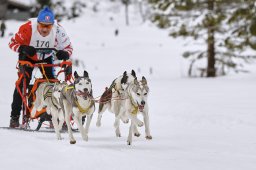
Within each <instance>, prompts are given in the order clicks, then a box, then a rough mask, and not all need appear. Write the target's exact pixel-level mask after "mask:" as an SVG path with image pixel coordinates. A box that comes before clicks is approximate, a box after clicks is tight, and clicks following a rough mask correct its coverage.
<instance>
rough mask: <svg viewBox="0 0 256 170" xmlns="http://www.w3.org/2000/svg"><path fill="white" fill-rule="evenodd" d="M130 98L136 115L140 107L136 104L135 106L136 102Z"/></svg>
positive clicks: (133, 112)
mask: <svg viewBox="0 0 256 170" xmlns="http://www.w3.org/2000/svg"><path fill="white" fill-rule="evenodd" d="M129 97H130V100H131V103H132V106H133V111H132V114H133V115H136V114H137V113H138V111H139V106H136V104H134V103H135V102H134V101H133V99H132V97H131V96H129Z"/></svg>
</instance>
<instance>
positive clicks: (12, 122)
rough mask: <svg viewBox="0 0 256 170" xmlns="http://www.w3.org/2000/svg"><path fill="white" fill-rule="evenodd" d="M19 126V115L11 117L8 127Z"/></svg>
mask: <svg viewBox="0 0 256 170" xmlns="http://www.w3.org/2000/svg"><path fill="white" fill-rule="evenodd" d="M19 126H20V123H19V117H11V120H10V125H9V127H10V128H18V127H19Z"/></svg>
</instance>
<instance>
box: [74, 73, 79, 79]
mask: <svg viewBox="0 0 256 170" xmlns="http://www.w3.org/2000/svg"><path fill="white" fill-rule="evenodd" d="M74 76H75V78H76V79H77V78H78V77H79V75H78V74H77V72H76V71H75V72H74Z"/></svg>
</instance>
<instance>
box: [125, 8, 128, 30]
mask: <svg viewBox="0 0 256 170" xmlns="http://www.w3.org/2000/svg"><path fill="white" fill-rule="evenodd" d="M128 6H129V4H126V5H125V21H126V25H127V26H128V25H129V15H128V12H129V11H128Z"/></svg>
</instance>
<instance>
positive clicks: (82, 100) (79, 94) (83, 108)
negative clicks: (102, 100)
mask: <svg viewBox="0 0 256 170" xmlns="http://www.w3.org/2000/svg"><path fill="white" fill-rule="evenodd" d="M74 77H75V80H74V84H71V85H69V86H66V87H64V88H63V89H62V91H61V95H60V104H61V108H62V109H63V112H64V115H65V121H66V124H67V127H68V133H69V139H70V144H75V143H76V140H75V138H74V136H73V133H72V130H71V126H70V117H71V116H72V117H73V119H74V121H75V123H76V124H77V126H78V129H79V131H80V133H81V135H82V138H83V140H85V141H88V131H89V126H90V123H91V119H92V115H93V113H94V111H95V103H94V100H93V99H92V96H93V95H92V84H91V79H90V78H89V75H88V73H87V71H84V75H83V76H79V75H78V74H77V72H76V71H75V72H74ZM83 116H86V117H87V121H86V126H85V128H84V127H83V125H82V117H83Z"/></svg>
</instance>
